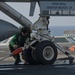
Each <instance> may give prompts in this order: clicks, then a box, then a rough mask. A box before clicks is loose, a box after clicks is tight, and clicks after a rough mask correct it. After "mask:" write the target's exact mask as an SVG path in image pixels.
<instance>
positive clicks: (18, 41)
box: [9, 27, 31, 65]
mask: <svg viewBox="0 0 75 75" xmlns="http://www.w3.org/2000/svg"><path fill="white" fill-rule="evenodd" d="M20 30H21V31H20V32H19V33H17V34H15V35H14V36H13V38H12V39H11V41H10V43H9V50H10V51H11V52H13V51H14V50H15V49H17V48H19V47H23V46H24V44H25V42H26V40H27V39H28V38H29V39H30V33H31V30H30V28H29V27H22V28H20ZM13 57H14V59H15V62H14V65H18V64H19V62H21V59H20V55H19V54H17V55H15V56H13Z"/></svg>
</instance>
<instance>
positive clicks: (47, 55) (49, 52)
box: [43, 46, 54, 60]
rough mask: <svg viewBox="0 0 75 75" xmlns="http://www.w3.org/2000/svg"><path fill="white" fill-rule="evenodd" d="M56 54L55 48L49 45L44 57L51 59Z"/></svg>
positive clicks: (45, 49)
mask: <svg viewBox="0 0 75 75" xmlns="http://www.w3.org/2000/svg"><path fill="white" fill-rule="evenodd" d="M53 56H54V50H53V48H52V47H50V46H47V47H45V48H44V50H43V57H44V58H45V59H46V60H51V59H52V58H53Z"/></svg>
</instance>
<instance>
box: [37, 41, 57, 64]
mask: <svg viewBox="0 0 75 75" xmlns="http://www.w3.org/2000/svg"><path fill="white" fill-rule="evenodd" d="M57 55H58V52H57V48H56V46H55V45H54V43H53V42H51V41H42V42H40V43H39V44H38V45H37V46H36V59H37V60H38V62H39V63H40V64H43V65H46V64H47V65H48V64H49V65H51V64H53V63H54V62H55V60H56V58H57Z"/></svg>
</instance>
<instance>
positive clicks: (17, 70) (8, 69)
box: [0, 64, 75, 75]
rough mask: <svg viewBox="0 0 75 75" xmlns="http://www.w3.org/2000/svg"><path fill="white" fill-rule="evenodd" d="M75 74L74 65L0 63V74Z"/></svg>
mask: <svg viewBox="0 0 75 75" xmlns="http://www.w3.org/2000/svg"><path fill="white" fill-rule="evenodd" d="M6 74H7V75H75V65H74V64H73V65H61V64H60V65H17V66H14V65H11V64H10V65H0V75H6Z"/></svg>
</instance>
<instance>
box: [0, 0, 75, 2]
mask: <svg viewBox="0 0 75 75" xmlns="http://www.w3.org/2000/svg"><path fill="white" fill-rule="evenodd" d="M0 1H3V2H31V1H34V2H37V1H75V0H0Z"/></svg>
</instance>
